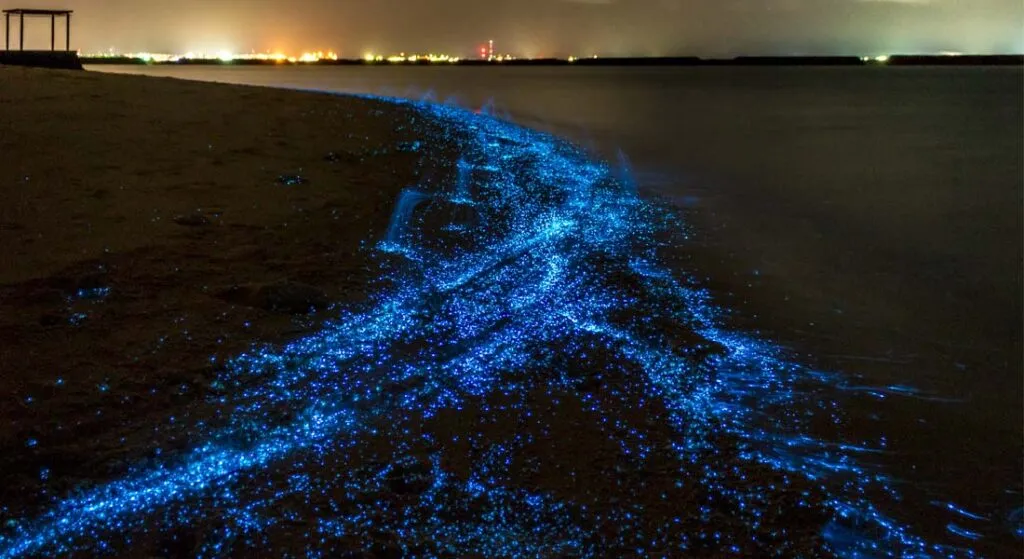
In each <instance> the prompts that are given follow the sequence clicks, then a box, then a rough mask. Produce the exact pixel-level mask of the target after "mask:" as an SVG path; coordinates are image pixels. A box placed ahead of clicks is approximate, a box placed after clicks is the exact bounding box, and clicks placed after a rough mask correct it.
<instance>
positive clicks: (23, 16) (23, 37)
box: [18, 12, 25, 50]
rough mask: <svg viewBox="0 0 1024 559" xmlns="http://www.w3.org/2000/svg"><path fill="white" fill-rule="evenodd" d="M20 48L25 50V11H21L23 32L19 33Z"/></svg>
mask: <svg viewBox="0 0 1024 559" xmlns="http://www.w3.org/2000/svg"><path fill="white" fill-rule="evenodd" d="M18 44H19V45H20V46H19V47H18V50H25V13H24V12H22V13H21V32H20V33H18Z"/></svg>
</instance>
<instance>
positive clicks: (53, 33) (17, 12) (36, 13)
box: [4, 8, 74, 52]
mask: <svg viewBox="0 0 1024 559" xmlns="http://www.w3.org/2000/svg"><path fill="white" fill-rule="evenodd" d="M73 12H74V10H35V9H25V8H14V9H10V10H4V23H5V27H4V29H5V33H4V39H5V40H4V45H5V47H4V48H5V49H6V50H8V51H9V50H11V16H18V17H19V18H20V32H19V33H18V50H21V51H23V50H25V16H28V17H30V18H31V17H49V18H50V50H51V51H56V50H57V18H58V17H63V18H64V20H65V22H66V26H65V27H66V29H65V39H64V41H65V42H64V50H65V52H71V14H72V13H73Z"/></svg>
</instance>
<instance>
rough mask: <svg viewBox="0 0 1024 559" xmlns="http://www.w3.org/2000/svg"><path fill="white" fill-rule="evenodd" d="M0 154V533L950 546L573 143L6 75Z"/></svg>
mask: <svg viewBox="0 0 1024 559" xmlns="http://www.w3.org/2000/svg"><path fill="white" fill-rule="evenodd" d="M0 154H2V155H3V164H2V165H0V185H2V186H3V188H4V189H5V190H4V199H3V202H2V203H0V393H2V394H4V396H5V397H4V398H3V399H2V400H0V425H4V428H3V429H0V558H7V557H21V556H49V555H54V554H57V555H61V554H73V553H76V552H77V553H80V554H84V555H88V556H91V555H112V556H122V557H152V556H161V557H191V556H196V555H202V556H231V557H249V556H253V555H255V554H260V555H266V556H327V557H334V556H344V557H399V556H416V557H419V556H423V557H454V556H459V557H485V556H486V557H498V556H539V557H604V556H620V557H633V556H635V557H649V556H651V557H677V556H687V557H721V556H775V557H791V556H799V557H819V556H820V557H830V556H857V555H858V554H863V553H865V552H867V551H869V550H878V549H882V550H883V553H885V554H888V555H891V556H898V555H900V554H907V553H919V554H921V553H923V554H934V555H943V556H949V557H953V556H958V555H957V554H958V553H960V552H961V551H963V550H962V549H960V548H957V547H950V546H946V545H942V544H933V543H932V542H930V541H929V538H928V536H929V535H931V534H923V535H922V534H917V533H915V532H914V531H913V530H911V529H910V528H908V527H907V526H905V525H904V524H902V522H903V519H895V520H894V519H891V518H890V517H889V516H887V514H888V513H887V512H886V510H887V509H886V508H885V505H886V504H887V503H891V502H892V501H893V500H895V499H897V498H898V496H897V493H896V492H894V491H892V487H891V486H890V484H889V480H888V479H887V478H886V476H885V475H883V474H881V473H879V472H877V471H876V470H874V469H873V466H872V463H871V461H870V460H863V461H862V460H861V457H862V456H864V455H868V457H869V458H870V456H871V454H872V453H874V452H876V449H874V448H872V447H871V446H870V445H871V443H861V442H852V443H851V442H850V441H847V440H845V439H844V438H843V434H842V432H841V431H842V426H843V424H844V418H843V413H844V412H843V410H842V409H841V407H840V405H839V404H837V402H836V401H834V400H833V399H832V398H831V396H830V395H828V394H833V393H835V392H836V391H837V387H841V388H842V389H843V390H849V391H852V392H858V393H861V392H863V393H864V395H865V396H864V397H865V398H867V397H874V395H875V393H876V390H877V389H876V387H870V386H865V387H852V386H850V385H849V384H848V383H846V381H845V379H843V378H842V377H839V376H833V375H829V374H826V373H819V372H817V371H814V370H810V369H808V368H806V367H803V366H801V365H798V364H795V363H791V362H790V361H788V357H787V356H786V355H785V353H784V352H782V351H779V350H778V348H776V347H775V346H772V345H771V344H770V343H763V342H762V341H760V340H756V339H754V338H753V337H749V336H747V335H746V334H745V333H743V332H741V331H735V330H730V328H729V323H728V322H727V321H725V320H723V319H722V317H721V316H720V315H719V309H717V308H716V307H714V306H713V305H712V304H711V302H710V301H709V297H708V295H707V293H706V292H704V291H703V290H702V289H701V288H700V287H699V286H698V285H697V282H694V281H691V279H690V278H689V277H688V276H687V273H690V272H693V271H694V270H691V269H689V268H690V267H691V266H692V265H693V263H692V261H691V260H690V259H688V258H682V257H680V252H685V251H686V248H687V246H688V245H687V244H686V241H685V239H684V236H685V230H684V228H682V227H679V226H678V225H679V224H678V223H677V222H676V221H675V218H676V217H677V216H676V215H674V214H673V212H671V211H670V210H668V209H666V208H665V207H663V206H658V205H657V204H651V203H648V202H647V201H643V200H641V198H640V197H639V196H638V195H637V193H636V191H635V187H634V186H632V185H631V179H630V177H628V176H626V175H625V174H624V173H623V171H622V170H621V169H619V170H616V169H613V168H611V167H609V166H607V165H605V164H603V163H601V162H599V161H595V160H593V154H591V153H588V152H585V151H584V150H582V149H579V148H577V147H575V146H573V145H571V144H568V143H566V142H565V141H563V140H559V139H557V138H554V137H551V136H547V135H544V134H540V133H537V132H534V131H529V130H526V129H523V128H519V127H516V126H514V125H510V124H508V123H505V122H501V121H498V120H495V119H492V118H490V117H488V116H487V115H480V114H474V113H472V112H468V111H462V110H459V109H453V108H451V107H448V106H443V105H427V104H415V103H413V104H407V103H403V102H388V101H385V100H380V99H373V98H357V97H350V96H334V95H324V94H316V93H304V92H294V91H279V90H272V89H263V88H255V87H244V86H233V85H218V84H201V83H194V82H185V81H178V80H171V79H159V78H145V77H133V76H111V75H97V74H93V73H88V72H60V71H42V70H25V69H14V68H0ZM396 208H397V210H398V211H397V212H396ZM414 214H415V215H414ZM680 249H682V251H681V250H680ZM666 262H668V264H667V265H666ZM826 393H828V394H826ZM883 396H884V395H883ZM861 444H863V445H865V446H863V447H861V446H860V445H861ZM878 503H881V506H876V505H877V504H878ZM951 510H952V509H951ZM957 514H959V513H957ZM967 514H970V513H967Z"/></svg>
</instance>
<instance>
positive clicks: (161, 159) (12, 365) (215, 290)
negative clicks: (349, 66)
mask: <svg viewBox="0 0 1024 559" xmlns="http://www.w3.org/2000/svg"><path fill="white" fill-rule="evenodd" d="M408 123H409V115H408V114H405V111H404V110H403V109H401V108H396V107H393V106H388V107H386V110H384V107H383V105H382V104H381V103H379V102H375V101H369V100H358V99H355V98H348V97H346V98H342V97H335V96H327V95H315V94H304V93H299V92H282V91H276V90H269V89H259V88H248V87H240V86H222V85H209V84H197V83H190V82H184V81H178V80H170V79H152V78H139V77H131V76H123V77H122V76H104V75H97V74H92V73H87V72H70V71H68V72H64V71H48V70H30V69H22V68H9V67H0V154H2V161H3V163H2V164H0V185H2V188H3V202H2V203H0V393H2V394H4V398H3V399H0V425H3V428H2V429H0V472H2V474H0V503H3V504H5V505H7V506H8V507H10V508H11V509H13V510H16V509H17V508H18V507H17V504H23V505H24V504H26V503H25V499H26V498H29V499H32V497H29V496H31V495H35V494H37V492H38V489H39V488H40V484H41V483H49V484H50V486H49V488H48V490H49V491H50V492H53V493H56V494H61V493H63V492H65V491H67V490H68V489H70V488H72V487H75V486H77V485H79V484H87V483H88V482H89V481H90V480H93V479H97V478H98V479H103V478H106V477H107V476H109V475H112V474H114V473H116V471H117V470H118V468H121V467H123V466H124V465H125V464H126V463H127V462H128V461H130V460H135V459H137V458H138V455H139V453H140V452H149V450H148V449H151V448H152V447H156V446H159V445H160V444H161V443H162V444H163V445H164V448H165V449H170V448H173V447H174V445H175V444H180V445H186V444H193V442H190V441H188V440H186V439H187V438H186V437H185V435H184V433H182V432H180V431H179V430H177V429H176V428H175V427H174V426H173V425H167V424H166V420H165V418H166V416H168V415H173V413H174V410H176V409H177V410H185V409H188V408H189V407H190V406H193V405H194V404H196V403H197V401H198V400H199V398H200V396H198V395H199V394H201V393H203V392H206V391H207V384H208V383H209V382H210V381H211V379H212V378H213V374H214V372H213V368H212V366H211V358H212V357H221V358H224V357H229V356H232V355H236V354H238V353H240V352H241V351H243V350H245V349H247V348H248V347H249V346H250V345H251V344H252V343H254V342H256V341H259V342H267V343H275V342H280V341H283V340H287V339H292V338H294V337H296V336H297V335H299V334H300V333H302V332H304V331H307V330H308V329H309V326H310V325H311V324H316V323H318V322H319V321H322V320H323V318H324V316H325V313H326V312H329V311H327V310H326V307H328V306H332V305H348V304H351V303H358V302H359V301H361V300H362V299H363V298H364V296H365V292H366V290H367V288H368V284H369V283H370V281H371V280H372V279H373V278H374V277H375V276H376V272H375V271H374V272H371V270H375V269H376V268H375V266H374V267H371V263H370V255H369V251H367V250H364V248H365V246H364V243H365V242H366V241H368V240H370V241H372V240H373V239H374V238H376V237H378V236H380V234H381V232H383V231H384V230H385V228H386V227H387V224H388V219H389V217H390V214H391V211H392V207H393V204H394V201H395V198H396V197H397V195H398V192H399V191H400V190H401V188H403V187H405V186H407V185H408V184H411V183H414V182H415V180H416V175H417V172H418V171H417V168H416V164H417V162H418V161H419V156H418V155H415V154H409V153H402V152H397V151H390V152H387V153H383V150H384V149H385V148H386V147H390V146H394V145H396V144H398V143H400V142H402V141H403V140H407V139H411V138H412V137H413V130H412V129H411V128H410V127H408ZM444 164H445V162H444V161H439V162H438V165H441V166H443V165H444ZM310 311H313V312H310ZM316 311H320V312H316ZM115 395H116V396H115ZM207 412H209V410H205V411H194V412H193V413H198V414H202V413H207ZM157 431H159V432H157ZM125 437H127V439H125ZM44 467H45V468H49V470H50V472H49V475H48V476H47V477H48V480H44V481H41V480H40V469H41V468H44ZM13 510H12V511H11V512H13Z"/></svg>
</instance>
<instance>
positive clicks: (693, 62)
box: [81, 54, 1024, 66]
mask: <svg viewBox="0 0 1024 559" xmlns="http://www.w3.org/2000/svg"><path fill="white" fill-rule="evenodd" d="M81 60H82V63H83V64H140V65H141V64H157V65H174V64H179V65H214V66H219V65H236V66H274V65H279V64H284V65H315V66H879V65H887V66H1000V65H1015V66H1020V65H1024V55H1018V54H1007V55H957V56H949V55H893V56H891V57H889V59H888V60H886V61H884V62H881V61H877V60H874V59H867V60H865V59H862V58H860V57H856V56H739V57H736V58H722V59H715V58H699V57H635V58H580V59H576V60H574V61H572V62H570V61H569V60H566V59H563V58H533V59H520V60H505V61H502V62H491V61H487V60H477V59H465V60H459V61H458V62H443V63H431V62H427V61H415V62H371V61H366V60H363V59H340V60H320V61H318V62H277V61H270V60H267V61H264V60H232V61H230V62H225V61H222V60H219V59H190V60H179V61H176V62H152V61H149V62H147V61H143V60H141V59H138V58H129V57H100V58H89V57H82V59H81Z"/></svg>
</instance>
